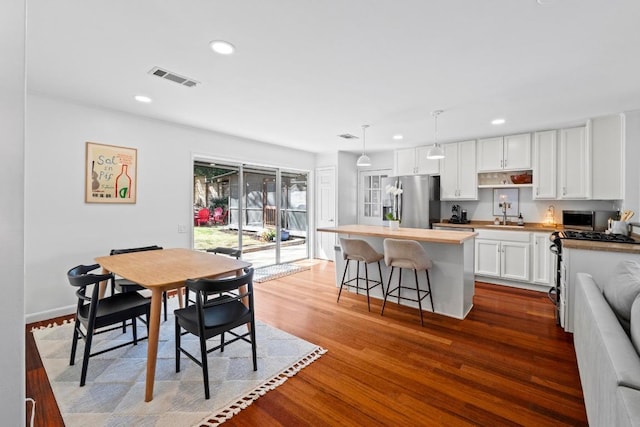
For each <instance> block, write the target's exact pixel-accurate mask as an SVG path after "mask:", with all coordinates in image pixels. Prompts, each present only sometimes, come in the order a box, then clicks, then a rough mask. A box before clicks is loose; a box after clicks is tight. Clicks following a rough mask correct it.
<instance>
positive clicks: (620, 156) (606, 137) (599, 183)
mask: <svg viewBox="0 0 640 427" xmlns="http://www.w3.org/2000/svg"><path fill="white" fill-rule="evenodd" d="M624 119H625V116H624V114H616V115H613V116H607V117H598V118H595V119H593V120H591V150H592V155H593V156H592V159H593V164H592V171H591V172H592V174H591V177H592V181H591V182H592V188H591V198H592V199H596V200H622V199H624V174H625V167H624V150H625V138H624V128H625V121H624Z"/></svg>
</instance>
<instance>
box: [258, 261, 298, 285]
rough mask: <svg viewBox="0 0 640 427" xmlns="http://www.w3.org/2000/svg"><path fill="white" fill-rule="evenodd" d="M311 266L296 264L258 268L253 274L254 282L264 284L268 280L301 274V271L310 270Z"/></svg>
mask: <svg viewBox="0 0 640 427" xmlns="http://www.w3.org/2000/svg"><path fill="white" fill-rule="evenodd" d="M309 268H310V267H309V266H302V265H296V264H276V265H270V266H268V267H262V268H256V270H255V271H254V273H253V281H254V282H258V283H262V282H266V281H267V280H273V279H277V278H279V277H284V276H288V275H290V274H295V273H299V272H301V271H305V270H309Z"/></svg>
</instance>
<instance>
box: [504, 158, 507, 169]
mask: <svg viewBox="0 0 640 427" xmlns="http://www.w3.org/2000/svg"><path fill="white" fill-rule="evenodd" d="M504 167H505V168H506V167H507V159H504Z"/></svg>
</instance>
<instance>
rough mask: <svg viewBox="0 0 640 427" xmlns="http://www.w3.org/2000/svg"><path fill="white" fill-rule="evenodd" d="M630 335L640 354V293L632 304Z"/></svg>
mask: <svg viewBox="0 0 640 427" xmlns="http://www.w3.org/2000/svg"><path fill="white" fill-rule="evenodd" d="M629 337H630V338H631V343H632V344H633V346H634V347H635V349H636V351H637V352H638V354H640V295H638V296H637V297H636V299H635V300H633V305H632V306H631V321H630V329H629Z"/></svg>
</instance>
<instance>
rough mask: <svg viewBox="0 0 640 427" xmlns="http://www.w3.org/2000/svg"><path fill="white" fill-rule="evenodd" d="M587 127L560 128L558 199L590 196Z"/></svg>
mask: <svg viewBox="0 0 640 427" xmlns="http://www.w3.org/2000/svg"><path fill="white" fill-rule="evenodd" d="M587 132H588V131H587V127H586V126H580V127H575V128H569V129H560V150H559V152H560V154H559V157H558V178H559V183H558V184H559V188H558V190H559V194H558V198H559V199H589V198H590V197H591V150H590V147H589V145H590V144H589V139H588V138H587Z"/></svg>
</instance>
